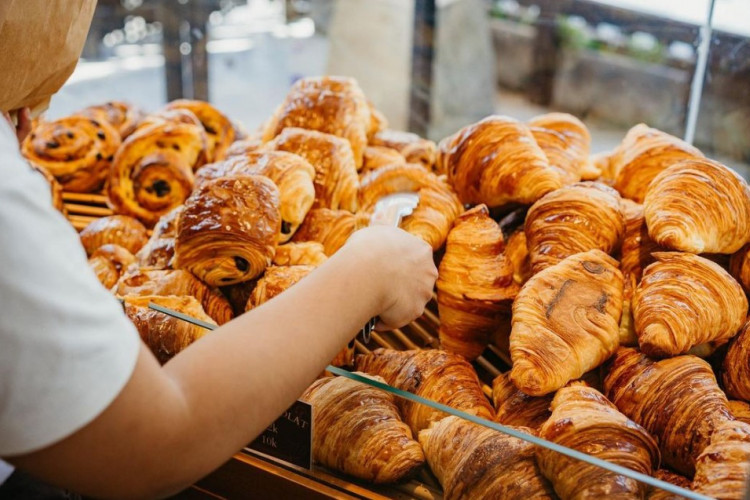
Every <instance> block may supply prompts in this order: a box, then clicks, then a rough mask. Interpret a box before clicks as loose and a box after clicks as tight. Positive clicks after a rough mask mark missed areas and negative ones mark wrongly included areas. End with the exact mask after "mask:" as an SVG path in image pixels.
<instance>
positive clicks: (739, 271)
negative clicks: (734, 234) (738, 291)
mask: <svg viewBox="0 0 750 500" xmlns="http://www.w3.org/2000/svg"><path fill="white" fill-rule="evenodd" d="M729 272H730V273H731V275H732V276H733V277H734V279H736V280H737V281H739V282H740V284H741V285H742V288H743V289H744V290H745V293H750V245H745V246H743V247H742V248H740V249H739V251H737V252H736V253H734V254H733V255H732V257H731V258H730V259H729Z"/></svg>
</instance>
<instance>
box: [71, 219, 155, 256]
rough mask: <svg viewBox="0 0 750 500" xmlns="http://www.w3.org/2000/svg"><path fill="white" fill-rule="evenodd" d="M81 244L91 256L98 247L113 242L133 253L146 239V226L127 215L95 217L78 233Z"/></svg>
mask: <svg viewBox="0 0 750 500" xmlns="http://www.w3.org/2000/svg"><path fill="white" fill-rule="evenodd" d="M80 237H81V244H83V248H85V249H86V254H87V255H89V256H91V255H92V254H93V253H94V252H95V251H96V250H97V249H98V248H99V247H101V246H102V245H106V244H108V243H114V244H115V245H119V246H121V247H123V248H125V249H126V250H127V251H128V252H130V253H132V254H135V253H136V252H138V250H140V249H141V247H143V245H145V244H146V242H147V241H148V233H147V231H146V228H145V227H144V226H143V224H141V223H140V222H138V221H137V220H135V219H134V218H132V217H128V216H127V215H110V216H109V217H102V218H101V219H96V220H95V221H93V222H92V223H90V224H89V225H88V226H86V227H85V228H83V231H81V233H80Z"/></svg>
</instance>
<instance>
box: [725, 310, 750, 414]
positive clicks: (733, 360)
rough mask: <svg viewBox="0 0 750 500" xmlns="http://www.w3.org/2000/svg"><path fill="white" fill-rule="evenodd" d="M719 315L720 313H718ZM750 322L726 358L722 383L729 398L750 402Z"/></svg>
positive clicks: (738, 336) (728, 351)
mask: <svg viewBox="0 0 750 500" xmlns="http://www.w3.org/2000/svg"><path fill="white" fill-rule="evenodd" d="M717 314H718V311H717ZM748 360H750V322H748V323H745V325H744V326H743V327H742V331H741V332H740V333H739V335H737V337H735V338H734V340H732V343H731V344H730V345H729V349H728V350H727V355H726V356H725V357H724V362H723V366H722V377H721V378H722V382H723V383H724V391H725V392H726V393H727V396H729V397H733V398H737V399H744V400H745V401H750V363H748Z"/></svg>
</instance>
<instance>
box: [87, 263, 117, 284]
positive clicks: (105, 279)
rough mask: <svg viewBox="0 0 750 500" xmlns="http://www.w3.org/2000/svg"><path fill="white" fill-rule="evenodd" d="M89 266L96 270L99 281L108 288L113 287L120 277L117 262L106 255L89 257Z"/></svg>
mask: <svg viewBox="0 0 750 500" xmlns="http://www.w3.org/2000/svg"><path fill="white" fill-rule="evenodd" d="M89 267H91V269H93V270H94V274H96V278H97V279H98V280H99V283H101V284H102V286H103V287H104V288H106V289H108V290H109V289H111V288H112V287H113V286H115V284H116V283H117V280H118V279H120V273H118V272H117V268H116V267H115V264H114V263H113V262H112V261H110V260H109V259H107V258H106V257H102V256H96V257H91V258H89Z"/></svg>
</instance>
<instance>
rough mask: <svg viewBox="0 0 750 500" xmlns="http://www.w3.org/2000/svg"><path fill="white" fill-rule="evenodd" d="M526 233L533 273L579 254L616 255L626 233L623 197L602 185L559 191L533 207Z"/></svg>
mask: <svg viewBox="0 0 750 500" xmlns="http://www.w3.org/2000/svg"><path fill="white" fill-rule="evenodd" d="M525 231H526V244H527V245H528V248H529V257H530V259H531V272H532V274H536V273H538V272H539V271H541V270H542V269H546V268H547V267H549V266H551V265H554V264H557V263H558V262H560V261H562V260H563V259H565V258H566V257H570V256H571V255H574V254H576V253H579V252H586V251H588V250H594V249H599V250H601V251H602V252H605V253H612V252H613V251H614V250H616V249H618V248H619V246H620V243H621V241H622V235H623V233H624V232H625V222H624V220H623V217H622V212H621V208H620V195H618V194H617V191H615V190H614V189H612V188H610V187H608V186H605V185H604V184H600V183H598V182H580V183H578V184H573V185H572V186H566V187H564V188H562V189H558V190H557V191H554V192H552V193H549V194H548V195H546V196H544V197H543V198H542V199H541V200H539V201H537V202H536V203H534V204H533V205H532V206H531V208H530V209H529V212H528V214H527V215H526V225H525Z"/></svg>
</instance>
